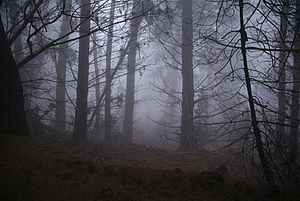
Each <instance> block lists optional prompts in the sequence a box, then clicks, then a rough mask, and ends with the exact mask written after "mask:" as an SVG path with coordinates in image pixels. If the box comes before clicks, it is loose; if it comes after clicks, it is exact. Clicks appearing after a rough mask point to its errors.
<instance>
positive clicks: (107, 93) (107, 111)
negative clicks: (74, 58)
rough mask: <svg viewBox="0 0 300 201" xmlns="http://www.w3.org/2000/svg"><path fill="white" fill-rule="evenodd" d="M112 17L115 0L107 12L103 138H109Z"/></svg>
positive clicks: (113, 15) (113, 16)
mask: <svg viewBox="0 0 300 201" xmlns="http://www.w3.org/2000/svg"><path fill="white" fill-rule="evenodd" d="M114 18H115V0H112V1H111V8H110V14H109V24H110V27H109V29H108V35H107V45H106V71H105V78H106V86H107V89H106V91H105V113H104V132H105V134H104V137H105V140H110V139H111V53H112V39H113V31H114V26H113V23H114Z"/></svg>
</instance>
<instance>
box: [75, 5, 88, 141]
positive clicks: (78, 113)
mask: <svg viewBox="0 0 300 201" xmlns="http://www.w3.org/2000/svg"><path fill="white" fill-rule="evenodd" d="M90 3H91V2H90V0H81V18H80V29H79V36H83V35H85V34H87V33H88V32H89V31H90V19H89V18H90V10H91V5H90ZM89 42H90V37H89V35H88V36H85V37H82V38H80V39H79V59H78V63H79V65H78V80H77V94H76V108H75V125H74V140H75V141H81V140H85V139H86V138H87V99H88V77H89Z"/></svg>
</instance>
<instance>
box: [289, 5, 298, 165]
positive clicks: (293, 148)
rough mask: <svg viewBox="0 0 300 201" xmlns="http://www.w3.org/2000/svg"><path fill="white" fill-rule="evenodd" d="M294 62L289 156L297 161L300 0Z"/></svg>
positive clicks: (293, 160) (292, 160)
mask: <svg viewBox="0 0 300 201" xmlns="http://www.w3.org/2000/svg"><path fill="white" fill-rule="evenodd" d="M295 24H296V25H295V41H294V49H295V50H297V51H295V53H294V64H293V91H292V106H291V133H290V143H289V156H290V160H291V162H294V163H295V162H296V161H297V155H298V127H299V89H300V53H299V49H300V29H299V28H300V2H299V1H296V23H295Z"/></svg>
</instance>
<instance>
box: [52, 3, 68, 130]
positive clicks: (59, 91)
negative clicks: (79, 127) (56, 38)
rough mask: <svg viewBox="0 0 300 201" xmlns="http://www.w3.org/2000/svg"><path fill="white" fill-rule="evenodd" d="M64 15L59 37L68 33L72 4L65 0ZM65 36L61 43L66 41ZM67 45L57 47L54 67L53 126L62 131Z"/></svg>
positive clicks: (66, 43)
mask: <svg viewBox="0 0 300 201" xmlns="http://www.w3.org/2000/svg"><path fill="white" fill-rule="evenodd" d="M64 3H65V4H66V5H65V9H66V10H65V13H66V15H64V16H63V21H62V24H61V34H60V35H61V36H63V35H66V34H67V33H69V32H70V30H71V27H70V14H71V8H72V2H71V1H70V0H67V1H65V2H64ZM68 40H69V35H67V36H66V37H65V38H64V39H63V41H68ZM68 46H69V43H68V42H65V43H63V44H61V45H60V46H59V55H58V60H57V66H56V74H57V84H56V107H55V125H56V127H57V128H59V129H62V130H64V129H65V126H66V70H67V55H66V54H67V52H66V50H67V49H68Z"/></svg>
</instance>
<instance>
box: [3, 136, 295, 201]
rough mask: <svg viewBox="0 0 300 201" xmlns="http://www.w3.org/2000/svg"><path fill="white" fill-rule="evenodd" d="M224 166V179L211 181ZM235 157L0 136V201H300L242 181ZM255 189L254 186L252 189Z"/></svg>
mask: <svg viewBox="0 0 300 201" xmlns="http://www.w3.org/2000/svg"><path fill="white" fill-rule="evenodd" d="M226 161H228V162H227V168H228V172H227V173H226V174H219V173H216V171H213V170H216V169H218V167H220V166H222V164H224V162H226ZM242 169H243V167H242V165H241V163H240V162H239V159H238V156H234V155H232V154H229V153H218V154H216V153H176V152H167V151H164V150H158V149H152V148H148V147H145V146H141V145H135V144H132V145H122V144H113V143H105V142H98V143H91V142H86V143H82V144H80V145H79V144H74V143H71V142H61V143H49V142H46V141H41V140H36V139H32V138H29V137H22V136H9V135H7V136H0V200H3V201H6V200H16V201H23V200H24V201H25V200H26V201H27V200H30V201H60V200H61V201H167V200H172V201H177V200H178V201H185V200H186V201H244V200H245V201H252V200H253V201H260V200H264V201H267V200H276V201H277V200H278V201H279V200H280V201H285V200H287V201H296V200H300V193H299V192H296V191H295V192H294V193H293V194H291V193H284V192H280V193H278V192H274V191H273V190H272V189H269V188H267V187H264V186H263V185H258V184H257V183H255V185H254V183H253V182H250V181H249V179H248V180H247V179H246V177H245V176H244V174H243V171H242ZM258 183H259V182H258Z"/></svg>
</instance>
